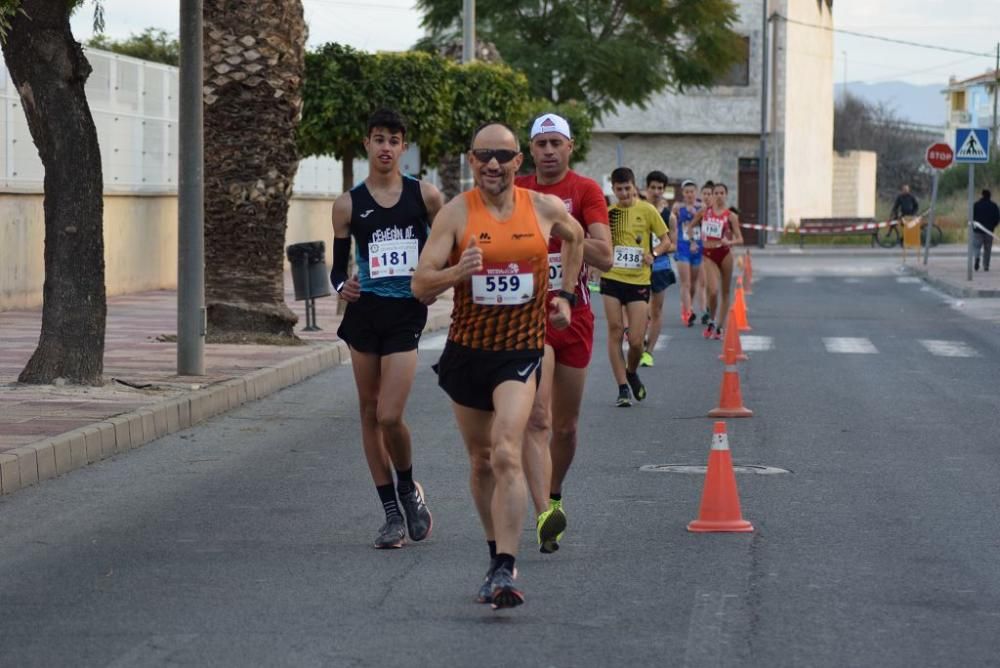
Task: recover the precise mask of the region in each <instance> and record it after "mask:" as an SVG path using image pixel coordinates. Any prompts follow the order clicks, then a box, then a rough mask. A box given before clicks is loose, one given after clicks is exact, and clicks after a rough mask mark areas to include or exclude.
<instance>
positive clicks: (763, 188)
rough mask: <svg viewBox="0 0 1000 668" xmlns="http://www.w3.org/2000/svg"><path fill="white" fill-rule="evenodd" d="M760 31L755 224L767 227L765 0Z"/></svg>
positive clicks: (760, 233) (760, 236)
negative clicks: (758, 152) (758, 144)
mask: <svg viewBox="0 0 1000 668" xmlns="http://www.w3.org/2000/svg"><path fill="white" fill-rule="evenodd" d="M761 12H762V14H763V19H762V22H761V30H760V158H759V159H758V161H757V222H758V223H760V224H761V225H767V84H768V81H767V75H768V69H767V48H768V46H767V27H768V26H767V23H768V17H767V0H761ZM766 238H767V230H757V247H758V248H763V247H764V240H765V239H766Z"/></svg>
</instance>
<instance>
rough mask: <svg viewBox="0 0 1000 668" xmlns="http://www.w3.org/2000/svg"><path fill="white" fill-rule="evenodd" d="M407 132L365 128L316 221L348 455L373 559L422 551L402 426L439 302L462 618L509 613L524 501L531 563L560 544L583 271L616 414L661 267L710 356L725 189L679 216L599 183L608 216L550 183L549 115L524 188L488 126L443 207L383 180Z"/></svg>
mask: <svg viewBox="0 0 1000 668" xmlns="http://www.w3.org/2000/svg"><path fill="white" fill-rule="evenodd" d="M406 130H407V128H406V123H405V121H404V120H403V119H402V118H401V117H400V115H399V114H398V113H396V112H394V111H392V110H380V111H377V112H375V113H374V114H373V115H372V116H371V117H370V118H369V122H368V128H367V133H366V135H365V138H364V145H365V148H366V150H367V153H368V160H369V165H370V172H369V175H368V177H367V178H366V179H365V181H364V182H363V183H361V184H359V185H357V186H356V187H354V188H353V189H352V190H351V191H350V192H347V193H344V194H343V195H341V196H340V197H339V198H338V199H337V200H336V202H335V203H334V207H333V228H334V246H333V270H332V271H331V281H332V283H333V285H334V287H335V288H336V290H337V292H338V293H339V294H340V296H341V298H343V299H344V300H345V301H346V302H348V306H347V309H346V311H345V313H344V317H343V320H342V322H341V325H340V328H339V330H338V335H339V336H340V337H341V338H342V339H343V340H344V341H345V342H346V343H347V344H348V345H349V346H350V350H351V360H352V364H353V369H354V377H355V383H356V386H357V392H358V398H359V409H360V414H361V435H362V445H363V450H364V453H365V457H366V460H367V463H368V467H369V470H370V472H371V475H372V479H373V482H374V484H375V488H376V492H377V494H378V498H379V501H380V503H381V504H382V508H383V511H384V514H385V522H384V524H383V525H382V526H381V527H380V528H379V530H378V532H377V535H376V538H375V540H374V546H375V547H376V548H379V549H392V548H399V547H402V545H403V544H404V543H405V541H406V537H407V535H408V536H409V539H410V540H412V541H422V540H424V539H425V538H427V537H428V536H429V535H430V533H431V529H432V527H433V520H432V516H431V513H430V510H429V509H428V506H427V501H426V497H425V493H424V489H423V487H422V486H421V485H420V483H418V482H416V481H415V479H414V473H413V468H414V467H413V454H412V445H411V438H410V432H409V430H408V428H407V426H406V423H405V421H404V419H403V414H404V410H405V405H406V401H407V398H408V396H409V394H410V390H411V388H412V385H413V381H414V377H415V373H416V368H417V347H418V343H419V340H420V335H421V333H422V331H423V328H424V325H425V323H426V319H427V307H428V305H429V304H431V303H433V302H434V301H435V300H436V298H437V297H438V296H439V295H441V294H442V293H444V292H445V291H448V290H453V294H454V305H453V310H452V321H451V325H450V328H449V330H448V335H447V341H446V344H445V347H444V350H443V352H442V354H441V357H440V359H439V360H438V362H437V364H435V365H434V366H433V368H434V371H435V372H436V373H437V376H438V384H439V385H440V387H441V388H442V389H443V390H444V391H445V393H446V394H447V395H448V397H449V398H450V399H451V404H452V409H453V412H454V415H455V421H456V425H457V428H458V432H459V434H460V435H461V437H462V440H463V442H464V443H465V447H466V451H467V455H468V458H469V465H470V487H471V491H472V498H473V502H474V505H475V508H476V511H477V513H478V515H479V518H480V521H481V523H482V526H483V531H484V534H485V539H486V543H487V548H488V551H489V556H490V560H489V567H488V569H487V572H486V576H485V578H484V579H483V581H482V582H481V584H480V585H479V588H478V591H477V594H476V600H478V601H479V602H481V603H489V604H491V605H492V606H493V608H495V609H499V608H508V607H513V606H516V605H520V604H521V603H523V601H524V594H523V592H522V591H521V588H520V586H519V584H518V583H517V582H516V578H517V569H516V567H515V560H516V556H517V554H518V549H519V543H520V536H521V532H522V525H523V521H524V515H525V512H526V510H527V504H528V500H529V498H530V500H531V503H532V504H533V505H534V515H535V532H536V538H537V541H538V545H539V549H540V551H541V552H543V553H553V552H555V551H557V550H558V549H559V545H560V541H561V540H562V538H563V534H564V532H565V531H566V529H567V526H568V517H567V512H566V508H565V506H564V500H563V483H564V481H565V479H566V475H567V473H568V471H569V469H570V466H571V464H572V462H573V459H574V455H575V453H576V449H577V425H578V422H579V415H580V406H581V403H582V400H583V393H584V386H585V383H586V377H587V368H588V367H589V364H590V359H591V354H592V349H593V340H594V315H593V312H592V311H591V305H590V289H589V286H588V281H587V267H588V266H589V267H591V268H593V269H594V270H596V271H599V272H601V285H600V287H601V293H602V299H603V300H604V306H605V311H606V314H607V320H608V328H609V343H608V350H609V354H610V358H611V363H612V369H613V370H614V376H615V381H616V383H617V385H618V387H619V396H618V405H631V398H630V393H631V394H632V395H634V396H635V398H636V399H637V400H640V401H641V400H642V399H644V398H645V397H646V390H645V387H643V385H642V382H641V381H640V380H639V377H638V367H639V365H640V363H641V362H642V361H643V359H644V358H645V360H646V362H647V364H648V365H652V363H653V358H652V351H653V349H654V348H655V345H656V339H657V338H658V336H659V331H660V328H661V327H662V310H663V309H662V306H663V291H664V290H665V289H666V287H667V286H669V285H670V283H671V282H672V280H671V278H672V276H673V273H672V268H671V264H670V254H671V253H675V255H674V260H675V262H676V263H677V267H678V272H677V273H678V274H679V276H680V280H681V286H682V309H683V311H684V313H683V315H684V322H685V324H687V325H688V326H693V324H694V322H695V319H696V315H695V312H694V305H695V303H696V302H699V300H701V302H704V303H702V304H701V308H702V309H703V310H704V311H705V313H704V315H703V321H704V324H705V326H706V329H705V336H706V338H718V337H719V336H720V335H721V331H722V328H723V327H724V325H725V322H724V320H725V312H726V308H728V294H729V290H728V283H729V280H730V278H731V275H732V264H733V258H732V255H731V253H730V252H729V246H730V245H731V244H732V243H740V242H741V237H740V234H739V227H738V225H739V221H738V219H737V217H736V215H735V214H733V213H732V212H731V211H729V210H728V209H727V208H726V195H727V191H726V188H725V186H724V185H721V184H716V185H714V187H713V188H712V189H711V191H710V192H709V191H708V190H706V191H704V192H703V193H702V202H701V203H700V204H699V202H698V198H697V195H698V190H697V187H696V185H695V184H693V183H690V182H685V183H684V185H683V187H682V193H683V197H684V199H683V201H682V202H678V203H677V204H676V205H674V206H673V207H668V206H667V200H665V199H664V197H663V194H664V191H665V189H666V187H667V177H666V176H665V175H663V174H662V173H660V172H653V173H652V174H650V175H649V178H648V179H647V184H646V186H647V187H646V193H645V197H646V198H647V199H648V200H649V201H642V200H641V199H640V197H639V191H638V189H637V187H636V183H635V176H634V174H633V173H632V171H631V170H629V169H627V168H619V169H616V170H615V171H614V172H613V173H612V175H611V180H612V186H613V189H614V194H615V199H616V202H615V203H614V204H613V205H611V206H610V207H609V206H608V205H607V202H606V201H605V199H604V195H603V193H602V191H601V188H600V186H599V185H598V184H597V183H596V182H595V181H593V180H592V179H589V178H586V177H583V176H581V175H579V174H577V173H576V172H574V171H573V170H571V169H570V168H569V163H570V158H571V156H572V153H573V135H572V131H571V129H570V126H569V123H568V122H567V121H566V120H565V119H564V118H562V117H560V116H558V115H555V114H543V115H541V116H539V117H538V118H536V119H535V120H534V122H533V124H532V127H531V131H530V138H531V139H530V154H531V157H532V160H533V162H534V173H532V174H530V175H526V176H517V172H518V170H519V169H520V167H521V165H522V163H523V160H524V155H523V153H522V151H521V146H520V144H519V141H518V139H517V133H516V132H515V131H514V130H513V129H511V128H509V127H508V126H506V125H504V124H503V123H499V122H490V123H486V124H484V125H483V126H481V127H480V128H478V129H477V130H476V132H475V133H474V135H473V137H472V143H471V147H470V151H469V153H468V161H469V166H470V168H471V171H472V174H473V178H474V181H475V185H474V187H473V188H472V189H471V190H469V191H467V192H464V193H462V194H460V195H459V196H457V197H455V198H454V199H452V200H451V201H449V202H447V203H444V201H443V200H444V198H443V197H442V195H441V193H440V192H439V191H438V190H437V188H435V187H434V186H433V185H431V184H429V183H426V182H423V181H418V180H416V179H412V178H409V177H406V176H404V175H402V174H401V173H400V171H399V160H400V158H401V156H402V154H403V151H404V150H405V149H406ZM352 237H353V240H354V248H355V253H354V260H355V265H356V271H355V272H353V275H352V273H351V271H350V255H351V250H350V249H351V239H352ZM702 257H704V258H706V261H705V262H699V260H700V259H701V258H702ZM682 265H686V266H682ZM699 266H701V267H704V268H703V269H701V270H700V271H699V269H698V267H699ZM706 269H707V271H706ZM702 275H703V276H704V278H703V280H701V281H700V280H699V277H700V276H702ZM702 283H703V284H704V286H705V293H706V294H705V296H703V297H702V296H701V288H700V285H701V284H702ZM720 284H721V285H720ZM651 293H652V295H653V296H652V299H651ZM650 301H652V315H653V319H652V320H650V310H649V309H650ZM628 323H631V324H632V326H631V328H627V324H628ZM647 323H648V324H649V325H650V326H651V330H650V331H649V337H647V336H646V334H647ZM623 338H627V341H628V346H629V349H628V355H627V357H625V356H623V354H622V349H621V342H622V340H623ZM623 399H624V400H625V402H623ZM394 475H395V482H394Z"/></svg>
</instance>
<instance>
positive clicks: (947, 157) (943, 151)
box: [925, 143, 955, 169]
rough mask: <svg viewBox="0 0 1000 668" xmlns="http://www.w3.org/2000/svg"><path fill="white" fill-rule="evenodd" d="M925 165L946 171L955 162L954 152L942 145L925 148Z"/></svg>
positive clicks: (949, 147)
mask: <svg viewBox="0 0 1000 668" xmlns="http://www.w3.org/2000/svg"><path fill="white" fill-rule="evenodd" d="M925 159H926V160H927V164H928V165H930V166H931V167H933V168H934V169H948V168H949V167H951V163H952V162H954V161H955V152H954V151H953V150H951V146H948V145H947V144H944V143H938V144H934V145H932V146H928V147H927V156H926V157H925Z"/></svg>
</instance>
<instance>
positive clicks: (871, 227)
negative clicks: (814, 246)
mask: <svg viewBox="0 0 1000 668" xmlns="http://www.w3.org/2000/svg"><path fill="white" fill-rule="evenodd" d="M877 229H878V227H877V221H876V220H875V219H874V218H803V219H801V220H800V221H799V225H798V228H797V231H798V234H799V247H800V248H801V247H802V237H803V236H804V235H817V234H867V235H869V236H871V238H872V246H874V245H875V232H876V230H877Z"/></svg>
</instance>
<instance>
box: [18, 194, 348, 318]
mask: <svg viewBox="0 0 1000 668" xmlns="http://www.w3.org/2000/svg"><path fill="white" fill-rule="evenodd" d="M42 202H43V197H42V195H39V194H10V193H7V194H0V311H5V310H10V309H19V308H33V307H37V306H40V305H41V303H42V285H43V283H44V281H45V264H44V256H43V252H44V247H45V222H44V213H43V210H42ZM332 205H333V200H332V199H331V198H325V197H323V198H304V197H296V198H294V199H293V200H292V203H291V207H290V209H289V212H288V229H287V231H286V234H285V242H286V245H288V244H292V243H297V242H300V241H317V240H323V241H326V247H327V256H328V258H329V254H330V252H331V248H330V244H331V243H332V241H331V240H332V238H333V232H332V228H331V223H330V210H331V207H332ZM104 244H105V248H104V262H105V285H106V286H107V291H108V294H109V295H116V294H124V293H129V292H140V291H143V290H160V289H170V288H174V287H176V286H177V198H176V197H174V196H172V195H163V196H116V195H107V196H105V198H104Z"/></svg>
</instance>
